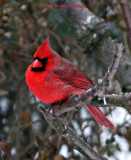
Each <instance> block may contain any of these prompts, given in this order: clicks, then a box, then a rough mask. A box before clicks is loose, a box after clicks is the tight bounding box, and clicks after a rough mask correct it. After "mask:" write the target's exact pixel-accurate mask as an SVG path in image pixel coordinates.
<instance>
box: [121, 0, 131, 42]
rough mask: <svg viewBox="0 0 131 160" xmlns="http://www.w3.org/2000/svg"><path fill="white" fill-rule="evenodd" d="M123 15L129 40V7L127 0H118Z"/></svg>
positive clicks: (130, 27)
mask: <svg viewBox="0 0 131 160" xmlns="http://www.w3.org/2000/svg"><path fill="white" fill-rule="evenodd" d="M119 2H120V6H121V9H122V13H123V17H124V20H125V23H126V26H127V32H128V36H129V39H130V40H131V9H130V5H129V1H128V0H119Z"/></svg>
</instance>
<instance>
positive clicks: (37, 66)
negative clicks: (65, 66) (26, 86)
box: [32, 57, 48, 72]
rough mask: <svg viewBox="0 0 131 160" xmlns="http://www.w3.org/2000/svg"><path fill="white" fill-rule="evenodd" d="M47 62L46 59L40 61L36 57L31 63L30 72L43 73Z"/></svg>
mask: <svg viewBox="0 0 131 160" xmlns="http://www.w3.org/2000/svg"><path fill="white" fill-rule="evenodd" d="M47 61H48V58H43V59H40V58H38V57H36V58H35V59H34V62H33V66H32V71H34V72H39V71H45V69H46V64H47Z"/></svg>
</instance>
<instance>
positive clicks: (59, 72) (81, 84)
mask: <svg viewBox="0 0 131 160" xmlns="http://www.w3.org/2000/svg"><path fill="white" fill-rule="evenodd" d="M53 78H54V79H55V80H57V81H59V82H60V81H62V82H64V83H65V84H67V85H71V86H73V87H76V88H81V89H88V88H90V87H91V86H93V83H92V81H91V80H90V79H89V78H88V77H87V76H86V74H85V73H83V72H82V71H81V70H80V69H79V68H77V67H76V66H75V65H74V64H72V63H71V62H69V61H67V60H65V59H63V61H62V64H61V65H60V66H59V67H58V68H56V69H55V70H54V71H53Z"/></svg>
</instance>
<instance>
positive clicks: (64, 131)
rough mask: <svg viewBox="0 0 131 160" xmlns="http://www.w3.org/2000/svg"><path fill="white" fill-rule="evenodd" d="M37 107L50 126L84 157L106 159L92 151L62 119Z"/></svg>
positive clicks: (96, 159) (97, 159)
mask: <svg viewBox="0 0 131 160" xmlns="http://www.w3.org/2000/svg"><path fill="white" fill-rule="evenodd" d="M39 109H40V111H41V112H42V113H43V115H44V117H45V119H46V120H47V121H48V123H49V124H50V126H51V127H52V128H53V129H55V130H56V131H57V132H58V133H59V134H60V135H61V136H62V137H64V138H65V139H66V140H67V141H68V143H69V144H70V145H72V146H73V147H74V148H75V149H76V150H78V151H79V152H80V153H81V154H82V155H83V156H84V157H86V158H87V159H89V160H91V159H93V160H107V159H106V158H104V157H102V156H101V155H99V154H98V153H97V152H96V151H94V150H93V149H92V148H91V147H90V146H89V145H88V144H87V143H85V142H84V141H83V140H82V139H81V138H80V137H78V136H77V135H76V133H74V131H72V130H71V129H70V128H69V127H68V126H66V125H65V124H64V123H62V121H61V120H60V119H59V118H58V117H56V116H53V114H51V113H48V112H47V111H45V110H44V109H43V107H40V108H39Z"/></svg>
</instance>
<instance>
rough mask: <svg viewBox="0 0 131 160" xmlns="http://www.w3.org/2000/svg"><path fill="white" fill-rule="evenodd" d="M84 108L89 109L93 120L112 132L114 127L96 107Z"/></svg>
mask: <svg viewBox="0 0 131 160" xmlns="http://www.w3.org/2000/svg"><path fill="white" fill-rule="evenodd" d="M86 107H87V108H88V109H89V111H90V112H91V114H92V115H93V117H94V118H95V120H96V121H97V122H98V123H99V124H100V125H101V126H105V127H108V128H110V129H112V130H115V126H114V125H113V124H112V123H111V122H110V121H109V120H108V119H107V118H106V116H105V115H104V114H103V113H102V112H101V110H100V109H99V108H96V107H90V106H88V105H86Z"/></svg>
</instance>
